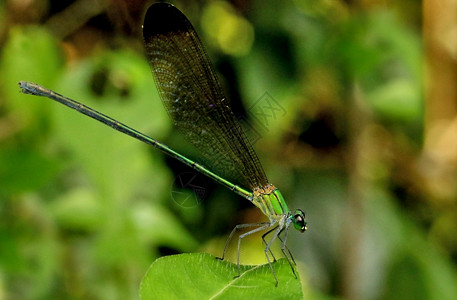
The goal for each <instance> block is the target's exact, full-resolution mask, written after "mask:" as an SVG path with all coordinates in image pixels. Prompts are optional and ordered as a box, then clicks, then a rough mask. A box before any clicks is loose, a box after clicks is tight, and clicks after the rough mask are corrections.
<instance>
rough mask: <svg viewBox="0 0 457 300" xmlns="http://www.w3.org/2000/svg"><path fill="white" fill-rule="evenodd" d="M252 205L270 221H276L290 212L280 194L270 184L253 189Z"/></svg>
mask: <svg viewBox="0 0 457 300" xmlns="http://www.w3.org/2000/svg"><path fill="white" fill-rule="evenodd" d="M252 203H254V205H255V206H257V207H258V208H259V209H260V210H261V211H262V212H263V213H264V214H265V215H266V216H267V217H268V218H269V219H270V220H278V219H280V218H281V217H283V216H284V215H285V214H289V212H290V211H289V208H288V207H287V204H286V202H285V201H284V198H283V196H282V194H281V192H280V191H279V190H278V189H277V188H276V187H275V186H274V185H271V184H270V185H267V186H264V187H259V188H255V189H254V191H253V197H252Z"/></svg>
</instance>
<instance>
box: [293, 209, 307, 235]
mask: <svg viewBox="0 0 457 300" xmlns="http://www.w3.org/2000/svg"><path fill="white" fill-rule="evenodd" d="M294 227H295V229H297V230H300V232H305V231H306V229H308V228H307V226H306V221H305V213H304V212H303V211H302V210H300V209H297V211H296V212H295V215H294Z"/></svg>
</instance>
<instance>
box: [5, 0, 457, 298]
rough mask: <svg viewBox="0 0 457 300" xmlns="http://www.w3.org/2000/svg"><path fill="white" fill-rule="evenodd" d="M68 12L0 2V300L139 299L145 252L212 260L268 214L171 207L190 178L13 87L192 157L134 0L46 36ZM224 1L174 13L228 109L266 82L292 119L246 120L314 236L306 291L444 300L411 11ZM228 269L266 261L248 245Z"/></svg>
mask: <svg viewBox="0 0 457 300" xmlns="http://www.w3.org/2000/svg"><path fill="white" fill-rule="evenodd" d="M70 2H71V1H61V2H59V3H57V2H56V1H36V2H34V1H31V2H28V4H23V3H22V2H20V1H17V2H16V1H10V2H0V16H1V18H0V19H1V21H0V22H1V23H0V44H1V53H0V57H1V58H0V87H1V88H0V299H134V298H138V296H139V294H138V293H139V284H140V281H141V278H142V276H143V275H144V274H145V273H146V271H147V269H148V266H149V265H150V264H151V263H152V262H153V261H154V260H155V259H156V258H158V257H160V256H163V255H167V254H170V253H177V252H179V253H180V252H198V251H206V252H210V253H212V254H214V255H220V254H221V251H222V249H223V245H224V242H225V238H226V237H227V235H228V233H229V232H230V230H231V229H232V227H233V226H234V225H235V224H238V223H248V222H257V221H260V220H264V219H263V217H262V215H261V214H260V212H259V211H257V210H256V209H255V208H253V207H252V205H250V203H247V201H245V200H243V199H241V198H240V199H238V198H239V197H237V196H236V195H233V194H232V193H230V191H226V190H225V189H223V188H219V187H216V186H214V185H213V184H212V183H211V182H208V181H206V184H207V186H205V187H206V189H207V190H206V191H205V192H206V193H205V195H206V196H205V197H204V199H203V201H202V202H199V205H196V206H189V207H184V206H183V205H180V203H181V202H180V201H179V200H176V199H175V198H174V196H173V195H174V194H173V192H174V190H175V189H176V187H175V186H174V179H176V178H177V177H179V174H180V173H181V172H185V171H189V170H187V169H182V167H181V166H179V164H177V163H176V162H173V161H170V160H168V159H167V158H165V157H164V156H163V155H162V154H161V153H159V152H158V151H156V150H155V149H150V148H148V147H146V146H145V145H142V144H140V143H138V142H137V141H134V140H132V139H131V138H129V137H126V136H123V135H121V134H119V133H117V132H115V131H113V130H111V129H110V128H107V127H106V126H102V125H100V124H98V123H96V122H94V121H92V120H90V119H88V118H86V117H84V116H82V115H80V114H77V113H75V112H74V111H70V110H68V109H67V108H64V107H61V106H60V105H58V104H56V103H51V101H49V100H46V99H41V98H37V97H32V96H29V95H24V94H21V93H19V88H18V85H17V83H18V81H20V80H28V81H34V82H37V83H39V84H42V85H44V86H46V87H49V88H52V89H54V90H56V91H57V92H59V93H61V94H64V95H66V96H69V97H71V98H73V99H75V100H78V101H81V102H83V103H84V104H86V105H89V106H91V107H93V108H95V109H97V110H99V111H101V112H103V113H105V114H107V115H109V116H111V117H114V118H116V119H118V120H120V121H121V122H123V123H126V124H128V125H129V126H131V127H133V128H136V129H138V130H140V131H142V132H145V133H147V134H148V135H150V136H152V137H154V138H156V139H158V140H159V141H163V142H165V143H166V144H169V145H170V146H172V148H174V149H176V150H178V151H179V152H182V153H184V154H189V155H190V156H192V157H197V158H198V153H196V152H195V150H194V149H192V148H191V147H190V146H188V144H187V143H185V142H183V141H182V137H181V136H180V135H179V133H177V132H176V131H175V130H174V129H173V128H172V126H171V123H170V121H169V119H168V118H167V116H166V113H165V110H164V109H163V107H162V104H161V103H160V100H159V97H158V94H157V92H156V90H155V85H154V82H153V79H152V76H151V73H150V70H149V68H148V64H147V62H146V59H145V58H144V55H143V50H142V43H141V35H140V25H141V22H142V16H143V13H144V11H145V9H146V7H147V4H146V3H143V2H142V1H136V2H135V1H132V2H129V4H125V5H123V6H122V5H119V4H116V3H115V2H114V1H113V2H112V3H111V2H107V3H108V4H109V5H107V6H106V7H104V8H103V9H101V11H100V12H99V13H98V14H95V15H93V16H91V17H90V18H88V21H87V22H85V23H84V24H81V25H74V23H72V22H70V21H71V20H68V21H69V22H68V23H65V24H61V26H62V27H63V28H59V29H65V30H57V28H56V27H55V26H56V25H55V23H53V22H49V19H50V18H52V17H55V16H59V15H61V14H62V12H63V11H65V9H67V10H68V9H77V8H75V7H73V8H72V6H69V4H70ZM20 3H22V4H20ZM24 3H25V2H24ZM233 3H234V4H233ZM233 3H232V4H230V3H228V2H219V1H198V2H190V1H189V2H187V1H186V2H185V1H181V2H177V3H175V5H176V6H177V7H178V8H180V9H181V10H182V11H183V12H184V13H185V14H186V15H187V16H188V17H189V19H190V20H191V21H192V22H193V23H194V25H195V27H196V28H197V31H198V32H199V33H200V34H201V38H202V40H203V42H204V44H205V45H207V46H208V47H207V50H208V53H209V54H210V57H211V58H212V59H213V61H214V63H215V65H216V67H217V70H218V72H219V73H220V75H222V77H221V80H222V83H223V86H224V88H225V89H226V90H227V93H228V94H229V96H230V98H231V101H232V103H233V106H234V107H235V108H236V109H237V111H241V112H243V111H244V112H246V110H247V111H248V116H251V117H252V114H251V115H249V111H253V110H250V109H252V106H253V105H256V103H258V102H257V101H258V100H259V98H261V96H262V95H264V94H265V92H266V91H267V92H268V93H269V94H270V95H271V96H272V97H273V99H274V101H275V102H276V103H277V104H279V106H280V107H281V108H282V109H283V110H284V111H285V112H286V113H285V114H284V115H281V116H279V115H278V116H276V117H271V115H270V118H269V119H268V121H269V123H268V126H267V127H265V128H263V127H261V126H258V127H256V128H257V129H258V130H259V133H260V135H261V139H259V140H258V141H257V142H256V143H255V145H254V148H256V151H257V152H258V154H259V156H260V158H261V161H262V164H263V165H264V168H265V170H266V173H267V175H268V178H269V179H270V181H271V182H272V183H274V184H275V185H276V186H278V187H279V188H280V189H281V191H282V193H283V195H285V197H286V200H287V202H288V203H289V206H290V207H291V208H295V207H297V208H303V209H305V211H306V213H307V218H308V224H309V231H308V232H306V233H305V234H304V235H301V234H299V233H296V232H293V233H292V232H291V233H290V234H289V243H288V245H289V247H290V249H291V251H292V253H294V255H295V259H296V260H297V262H298V268H299V270H300V277H301V280H302V283H303V286H305V287H307V288H306V289H307V291H306V293H305V298H306V297H307V298H310V299H321V298H322V299H329V298H351V299H353V298H359V299H457V288H456V286H457V285H456V283H457V281H456V280H457V274H456V257H457V240H456V239H455V230H456V229H457V223H456V220H457V218H456V216H457V211H456V209H455V207H456V206H455V203H456V201H457V200H456V199H449V200H448V201H449V202H448V203H450V204H449V205H448V206H445V205H439V204H437V200H436V198H435V197H434V196H433V194H431V193H430V191H427V190H425V189H424V186H426V183H423V182H422V181H420V180H419V179H418V174H417V171H415V170H417V167H416V166H420V165H421V163H423V161H422V160H421V151H422V144H423V135H424V133H423V127H424V123H423V118H424V114H425V113H427V112H426V111H425V108H424V105H423V102H424V99H423V98H424V96H423V86H422V80H423V74H422V72H423V70H422V60H423V57H422V55H423V54H422V45H421V41H420V38H421V37H420V30H421V28H420V25H421V24H420V18H421V15H420V14H421V11H420V5H421V4H420V3H418V2H417V1H412V0H410V1H401V3H396V2H395V3H394V2H393V1H386V2H383V4H379V3H377V4H373V5H372V6H369V5H368V6H365V7H364V6H358V5H357V1H354V2H348V1H309V0H306V1H305V0H303V1H301V0H295V1H272V0H271V1H246V2H243V3H241V2H233ZM348 3H349V4H348ZM70 15H71V14H70ZM74 15H75V16H78V14H76V13H75V14H74ZM224 21H226V22H224ZM213 22H215V23H213ZM72 24H73V25H72ZM212 24H213V25H212ZM227 24H229V25H230V24H232V25H231V26H228V25H227ZM53 26H54V27H53ZM71 26H74V27H71ZM58 32H69V34H68V35H65V36H59V34H58ZM222 35H224V36H222ZM237 35H241V37H239V38H237ZM231 43H233V47H230V44H231ZM222 78H223V79H222ZM240 99H243V100H242V102H241V100H240ZM267 112H268V111H267ZM250 120H251V122H252V123H253V124H254V125H255V124H256V123H255V118H251V119H250ZM205 180H206V179H205ZM232 248H233V249H231V253H229V254H228V255H229V257H231V260H232V261H233V258H234V257H235V256H234V255H235V252H236V250H235V248H236V247H235V246H233V247H232ZM276 250H278V249H276ZM241 259H242V262H243V263H247V264H249V263H264V262H265V258H264V253H263V250H262V243H261V240H260V236H253V237H252V239H250V240H247V241H245V242H244V243H243V249H242V256H241Z"/></svg>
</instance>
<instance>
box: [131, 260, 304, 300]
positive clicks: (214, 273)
mask: <svg viewBox="0 0 457 300" xmlns="http://www.w3.org/2000/svg"><path fill="white" fill-rule="evenodd" d="M240 267H241V276H240V277H237V278H234V277H235V276H236V275H237V274H238V271H237V265H236V264H234V263H231V262H227V261H221V260H219V259H216V257H214V256H212V255H210V254H206V253H194V254H191V253H189V254H179V255H172V256H166V257H161V258H159V259H157V260H156V261H154V262H153V263H152V265H151V266H150V267H149V270H148V271H147V273H146V275H145V276H144V278H143V280H142V282H141V287H140V295H141V299H143V300H146V299H303V292H302V288H301V284H300V277H298V278H295V277H294V275H293V274H292V271H291V269H290V266H289V263H288V262H287V260H286V259H284V258H282V259H280V260H278V261H277V262H275V263H273V268H274V270H275V273H276V276H277V278H278V281H279V284H278V286H277V287H276V286H275V284H276V282H275V279H274V277H273V274H272V273H271V270H270V267H269V265H268V264H265V265H258V266H245V265H241V266H240ZM297 276H298V273H297Z"/></svg>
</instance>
